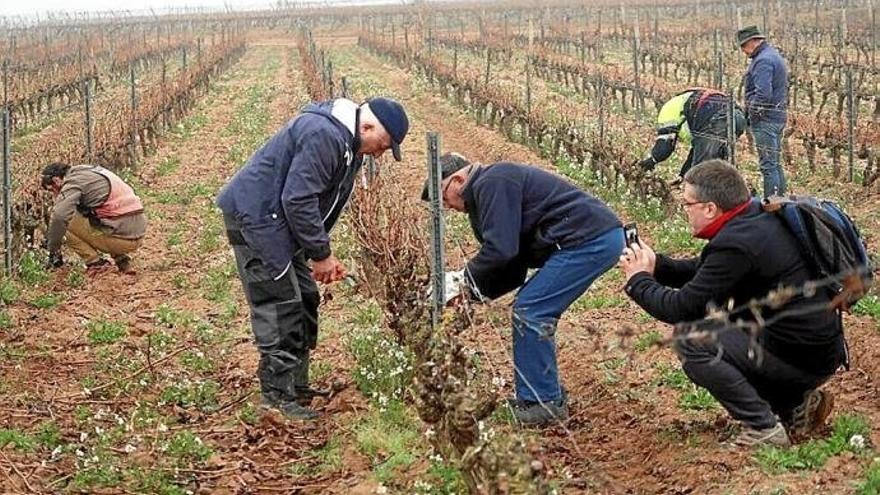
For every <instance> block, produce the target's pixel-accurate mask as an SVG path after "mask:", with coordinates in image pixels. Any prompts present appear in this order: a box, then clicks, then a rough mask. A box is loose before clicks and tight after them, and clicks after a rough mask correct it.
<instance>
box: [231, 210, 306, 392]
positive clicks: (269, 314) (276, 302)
mask: <svg viewBox="0 0 880 495" xmlns="http://www.w3.org/2000/svg"><path fill="white" fill-rule="evenodd" d="M224 222H225V223H226V231H227V236H228V237H229V241H230V244H232V250H233V252H234V253H235V262H236V265H237V267H238V276H239V278H240V279H241V283H242V287H243V288H244V294H245V298H246V299H247V301H248V304H249V305H250V316H251V328H252V330H253V334H254V341H255V343H256V345H257V349H258V350H259V352H260V366H259V370H258V376H259V378H260V386H261V389H262V391H263V392H264V393H276V394H282V396H286V397H288V398H295V397H296V395H297V389H299V388H304V387H308V384H309V351H310V350H311V349H314V348H315V345H316V344H317V340H318V305H319V303H320V295H319V293H318V286H317V285H316V284H315V281H314V279H313V278H312V274H311V269H310V268H309V266H308V265H307V264H306V260H305V258H304V257H303V256H302V254H299V255H295V256H293V257H292V258H291V261H290V266H289V267H288V269H287V271H286V272H284V273H283V274H277V273H272V272H271V271H270V270H269V269H268V268H267V266H266V265H265V264H264V263H263V261H262V259H261V258H260V253H258V252H256V251H254V250H253V249H251V247H250V246H248V245H247V243H246V242H245V240H244V238H243V237H242V235H241V225H239V224H238V222H237V221H236V220H235V219H234V218H233V217H230V216H228V215H227V216H224Z"/></svg>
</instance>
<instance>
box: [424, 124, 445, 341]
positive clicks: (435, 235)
mask: <svg viewBox="0 0 880 495" xmlns="http://www.w3.org/2000/svg"><path fill="white" fill-rule="evenodd" d="M426 140H427V148H428V149H427V153H426V155H427V157H428V158H427V162H428V199H429V200H430V203H431V328H432V329H436V328H437V327H438V325H439V324H440V313H441V311H443V303H444V301H445V300H446V294H444V292H445V289H446V287H445V284H444V282H445V281H444V267H445V263H444V260H443V205H442V201H443V200H442V198H441V196H442V191H441V190H440V183H441V182H442V171H441V168H440V136H439V135H438V134H437V133H436V132H428V134H427V139H426Z"/></svg>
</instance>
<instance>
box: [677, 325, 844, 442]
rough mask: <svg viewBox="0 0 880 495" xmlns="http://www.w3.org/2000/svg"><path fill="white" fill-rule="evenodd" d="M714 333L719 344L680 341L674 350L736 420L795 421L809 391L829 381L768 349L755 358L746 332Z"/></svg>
mask: <svg viewBox="0 0 880 495" xmlns="http://www.w3.org/2000/svg"><path fill="white" fill-rule="evenodd" d="M715 335H716V336H717V339H716V340H715V341H709V339H705V340H703V341H702V342H701V341H697V340H686V341H680V342H677V343H676V346H675V351H676V353H677V354H678V358H679V359H680V360H681V362H682V368H683V369H684V372H685V374H686V375H687V376H688V377H689V378H690V379H691V381H693V382H694V383H696V384H697V385H699V386H701V387H703V388H705V389H707V390H708V391H709V392H710V393H711V394H712V396H713V397H715V399H716V400H718V402H720V403H721V405H722V406H724V408H725V409H727V412H729V413H730V415H731V416H733V418H734V419H736V420H738V421H742V422H743V423H745V424H747V425H749V426H751V427H752V428H758V429H762V428H770V427H772V426H775V425H776V417H775V416H774V415H779V418H780V419H781V420H782V421H783V422H788V421H790V420H791V413H792V410H793V409H794V408H795V407H796V406H797V405H799V404H800V403H801V402H803V399H804V392H807V391H808V390H813V389H815V388H817V387H818V386H819V385H821V384H822V383H824V382H825V381H826V380H828V378H830V375H825V376H817V375H814V374H812V373H808V372H806V371H803V370H801V369H798V368H796V367H794V366H792V365H790V364H788V363H786V362H785V361H783V360H781V359H779V358H778V357H776V356H774V355H773V354H770V353H769V352H767V351H766V350H764V349H761V350H760V351H759V352H755V353H754V355H753V356H751V357H750V356H749V345H750V342H749V336H748V334H746V333H745V332H744V331H741V330H736V329H734V330H725V331H720V332H718V333H717V334H715ZM829 352H830V351H829ZM759 358H760V362H759Z"/></svg>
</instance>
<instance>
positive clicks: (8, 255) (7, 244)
mask: <svg viewBox="0 0 880 495" xmlns="http://www.w3.org/2000/svg"><path fill="white" fill-rule="evenodd" d="M10 126H11V122H10V118H9V61H8V60H4V61H3V112H2V115H0V127H2V129H0V131H2V135H3V268H4V272H5V274H6V276H9V274H10V273H12V180H11V176H10V175H11V174H10V169H11V168H12V160H11V157H10V147H11V146H10V140H11V139H12V129H10Z"/></svg>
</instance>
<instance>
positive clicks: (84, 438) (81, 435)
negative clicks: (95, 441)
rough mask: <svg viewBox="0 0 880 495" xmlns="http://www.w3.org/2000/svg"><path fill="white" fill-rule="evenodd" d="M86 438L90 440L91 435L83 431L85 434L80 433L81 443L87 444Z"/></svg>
mask: <svg viewBox="0 0 880 495" xmlns="http://www.w3.org/2000/svg"><path fill="white" fill-rule="evenodd" d="M86 438H89V434H88V433H86V432H84V431H83V432H80V434H79V441H80V442H85V441H86Z"/></svg>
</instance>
